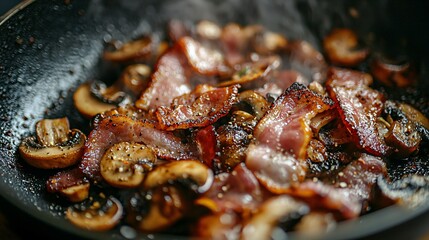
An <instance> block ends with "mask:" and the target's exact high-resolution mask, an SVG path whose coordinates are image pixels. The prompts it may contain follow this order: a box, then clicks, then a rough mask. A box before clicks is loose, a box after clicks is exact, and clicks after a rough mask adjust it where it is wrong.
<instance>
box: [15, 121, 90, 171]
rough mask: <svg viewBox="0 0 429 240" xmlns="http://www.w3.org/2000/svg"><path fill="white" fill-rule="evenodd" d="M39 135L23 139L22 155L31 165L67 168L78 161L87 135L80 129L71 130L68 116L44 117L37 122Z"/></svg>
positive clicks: (20, 150) (20, 148)
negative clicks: (57, 117)
mask: <svg viewBox="0 0 429 240" xmlns="http://www.w3.org/2000/svg"><path fill="white" fill-rule="evenodd" d="M36 133H37V137H34V136H30V137H27V138H25V139H23V140H22V142H21V144H20V146H19V153H20V155H21V157H22V158H23V159H24V160H25V161H26V162H27V163H28V164H30V165H32V166H34V167H37V168H43V169H54V168H66V167H69V166H72V165H74V164H75V163H77V162H78V161H79V160H80V158H81V156H82V154H83V146H84V144H85V141H86V136H85V134H83V133H82V132H81V131H80V130H78V129H72V130H70V127H69V122H68V120H67V118H60V119H43V120H41V121H39V122H38V123H37V124H36Z"/></svg>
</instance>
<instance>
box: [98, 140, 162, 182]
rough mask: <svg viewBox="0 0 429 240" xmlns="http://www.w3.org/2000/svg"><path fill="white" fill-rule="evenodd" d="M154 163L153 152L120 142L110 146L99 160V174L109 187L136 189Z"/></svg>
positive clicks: (133, 144)
mask: <svg viewBox="0 0 429 240" xmlns="http://www.w3.org/2000/svg"><path fill="white" fill-rule="evenodd" d="M155 161H156V155H155V153H154V151H153V150H152V149H151V148H149V147H147V146H146V145H144V144H140V143H131V142H120V143H117V144H114V145H113V146H111V147H110V148H109V149H108V150H107V151H106V153H105V154H104V155H103V157H102V158H101V162H100V172H101V175H102V176H103V179H104V180H105V181H106V182H107V183H108V184H110V185H112V186H114V187H119V188H133V187H138V186H139V185H140V184H141V182H142V181H143V179H144V176H145V174H146V173H147V172H149V171H150V170H151V169H152V167H153V165H154V163H155Z"/></svg>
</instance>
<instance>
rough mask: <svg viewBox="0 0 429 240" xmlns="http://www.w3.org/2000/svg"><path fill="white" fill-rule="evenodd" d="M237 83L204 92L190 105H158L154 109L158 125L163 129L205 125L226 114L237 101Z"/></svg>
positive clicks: (169, 129)
mask: <svg viewBox="0 0 429 240" xmlns="http://www.w3.org/2000/svg"><path fill="white" fill-rule="evenodd" d="M238 88H239V85H234V86H231V87H224V88H217V89H214V90H212V91H208V92H205V93H203V94H201V96H199V97H198V98H196V99H195V100H194V101H193V102H192V103H191V104H190V105H177V106H171V107H163V106H161V107H159V108H158V109H157V110H156V116H157V118H158V122H159V127H160V128H161V129H164V130H168V131H171V130H175V129H187V128H190V127H205V126H208V125H210V124H212V123H214V122H216V121H217V120H218V119H219V118H221V117H223V116H225V115H226V114H228V112H229V110H230V109H231V107H232V105H233V104H234V103H236V102H237V101H238V99H237V94H238Z"/></svg>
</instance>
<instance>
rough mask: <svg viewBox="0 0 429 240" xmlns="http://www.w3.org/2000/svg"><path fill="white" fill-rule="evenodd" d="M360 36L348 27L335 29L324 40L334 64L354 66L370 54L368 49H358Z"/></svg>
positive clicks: (324, 45)
mask: <svg viewBox="0 0 429 240" xmlns="http://www.w3.org/2000/svg"><path fill="white" fill-rule="evenodd" d="M358 44H359V41H358V37H357V35H356V33H355V32H353V31H352V30H350V29H347V28H339V29H334V30H333V31H332V32H331V33H330V34H328V35H327V36H326V37H325V39H324V40H323V47H324V49H325V51H326V54H327V56H328V58H329V60H331V62H332V63H333V64H337V65H341V66H347V67H353V66H356V65H358V64H359V63H361V62H362V61H363V60H365V59H366V57H367V56H368V54H369V50H368V49H358V48H357V47H358Z"/></svg>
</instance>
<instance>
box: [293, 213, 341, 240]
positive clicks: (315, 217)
mask: <svg viewBox="0 0 429 240" xmlns="http://www.w3.org/2000/svg"><path fill="white" fill-rule="evenodd" d="M336 225H337V222H336V221H335V218H334V215H333V214H332V213H325V212H311V213H309V214H307V215H305V216H304V217H303V218H302V219H301V221H299V223H298V224H297V225H296V227H295V231H296V232H299V233H300V234H303V236H306V237H310V238H314V237H317V236H318V234H323V233H325V232H328V231H330V230H332V229H334V228H335V226H336Z"/></svg>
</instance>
